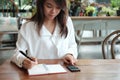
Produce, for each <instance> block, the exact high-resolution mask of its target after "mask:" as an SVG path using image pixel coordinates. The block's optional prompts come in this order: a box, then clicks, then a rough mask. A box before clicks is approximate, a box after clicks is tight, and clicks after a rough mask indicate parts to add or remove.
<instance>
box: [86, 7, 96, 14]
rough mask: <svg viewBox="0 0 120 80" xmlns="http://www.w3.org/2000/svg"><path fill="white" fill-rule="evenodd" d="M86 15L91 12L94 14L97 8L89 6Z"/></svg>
mask: <svg viewBox="0 0 120 80" xmlns="http://www.w3.org/2000/svg"><path fill="white" fill-rule="evenodd" d="M85 10H86V15H88V13H89V12H92V13H95V10H96V9H95V7H93V6H88V7H86V9H85Z"/></svg>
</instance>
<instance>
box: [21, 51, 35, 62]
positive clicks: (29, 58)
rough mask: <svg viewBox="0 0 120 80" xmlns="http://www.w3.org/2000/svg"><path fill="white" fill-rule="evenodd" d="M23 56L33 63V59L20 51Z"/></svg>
mask: <svg viewBox="0 0 120 80" xmlns="http://www.w3.org/2000/svg"><path fill="white" fill-rule="evenodd" d="M19 52H20V53H21V54H23V55H24V56H25V57H26V58H28V59H29V60H31V61H33V60H32V58H30V57H29V56H27V55H26V54H25V53H24V52H23V51H19Z"/></svg>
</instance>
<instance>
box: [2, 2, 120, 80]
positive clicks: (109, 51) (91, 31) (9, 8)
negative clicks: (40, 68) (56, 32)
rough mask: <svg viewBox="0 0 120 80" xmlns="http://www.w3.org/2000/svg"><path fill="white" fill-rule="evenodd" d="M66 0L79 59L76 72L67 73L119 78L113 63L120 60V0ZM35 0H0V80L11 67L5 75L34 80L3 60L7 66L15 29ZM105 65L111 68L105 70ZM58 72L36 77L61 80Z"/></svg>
mask: <svg viewBox="0 0 120 80" xmlns="http://www.w3.org/2000/svg"><path fill="white" fill-rule="evenodd" d="M66 2H67V7H68V15H69V16H70V17H71V19H72V22H73V26H74V30H75V40H76V43H77V52H78V57H77V59H78V60H80V61H79V62H78V64H79V65H78V66H80V68H81V73H80V74H81V75H79V76H77V75H74V74H71V73H70V75H71V80H88V79H89V80H101V79H103V78H105V80H119V79H120V77H119V76H120V75H118V74H117V73H118V72H119V71H120V69H119V68H118V67H120V65H118V64H116V63H120V61H119V59H120V0H66ZM35 4H36V0H0V66H1V67H0V75H1V76H0V80H8V79H9V77H10V76H8V73H9V72H10V71H9V69H11V70H13V72H11V73H12V74H9V75H11V76H13V75H17V77H14V79H13V77H12V78H11V77H10V78H11V80H19V79H18V78H19V77H20V78H21V79H20V80H38V79H37V77H36V78H35V77H28V76H27V77H25V76H26V74H25V76H23V74H24V73H23V72H20V71H18V73H17V74H16V71H14V70H16V68H15V69H13V68H14V67H13V65H12V64H10V63H8V62H7V63H8V64H10V67H9V65H8V64H7V63H6V61H7V60H10V59H11V57H12V56H13V55H14V54H15V52H14V51H15V49H16V41H17V38H18V32H19V30H20V28H21V26H22V24H24V23H25V22H26V21H27V19H29V18H31V17H32V16H33V15H34V14H35V12H36V5H35ZM102 60H105V61H102ZM108 60H109V61H108ZM111 60H113V61H111ZM97 61H98V62H97ZM113 62H114V64H115V65H116V66H113V68H114V69H115V70H112V67H110V65H114V64H113ZM103 64H105V65H103ZM6 65H8V67H9V69H8V72H5V71H4V70H2V69H3V68H5V69H6V67H5V66H6ZM91 65H92V66H94V68H95V66H96V67H97V66H98V70H99V71H94V70H93V69H94V68H92V67H91ZM11 66H12V67H11ZM101 66H102V67H101ZM106 66H107V67H106ZM108 66H109V67H110V68H109V67H108ZM84 68H85V69H84ZM86 68H87V69H86ZM108 68H109V69H111V70H110V71H107V69H108ZM6 70H7V69H6ZM92 70H93V72H92ZM95 70H97V69H95ZM100 70H101V71H100ZM117 71H118V72H117ZM103 72H104V73H103ZM14 73H15V74H14ZM86 73H87V74H86ZM101 73H102V74H101ZM107 73H108V74H107ZM3 74H5V75H3ZM68 74H69V73H68ZM78 74H79V73H78ZM104 74H106V76H107V77H106V76H105V75H104ZM18 75H20V76H18ZM58 75H59V74H58ZM58 75H57V77H56V76H55V77H54V76H52V75H48V78H47V79H46V78H45V77H44V76H43V77H41V76H40V79H43V80H51V79H52V78H51V77H53V78H55V79H56V80H61V79H60V77H59V78H58ZM73 75H74V77H72V76H73ZM117 75H118V76H117ZM6 76H7V78H6ZM59 76H62V77H63V79H62V80H70V79H69V78H67V77H66V76H68V75H67V74H66V76H63V75H59ZM75 76H76V77H75ZM86 76H87V77H86ZM25 78H26V79H25ZM9 80H10V79H9Z"/></svg>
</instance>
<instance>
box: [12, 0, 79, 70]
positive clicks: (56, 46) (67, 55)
mask: <svg viewBox="0 0 120 80" xmlns="http://www.w3.org/2000/svg"><path fill="white" fill-rule="evenodd" d="M36 6H37V12H36V14H35V15H34V16H33V17H32V18H31V19H30V20H29V21H28V22H26V23H25V24H23V25H22V27H21V29H20V31H19V34H18V40H17V43H16V46H17V49H16V54H15V55H14V56H13V57H12V62H14V63H15V64H16V65H18V66H19V67H24V68H26V69H29V68H31V67H33V66H34V65H36V64H37V63H38V62H37V59H63V61H64V62H65V63H67V64H72V65H74V63H75V62H76V58H77V45H76V42H75V36H74V28H73V23H72V20H71V18H70V17H68V13H67V7H66V0H37V1H36ZM26 50H27V53H26V54H27V55H28V56H29V57H31V58H32V61H31V60H29V59H28V58H26V57H25V56H23V55H22V54H21V53H20V52H19V51H23V52H24V53H25V52H26Z"/></svg>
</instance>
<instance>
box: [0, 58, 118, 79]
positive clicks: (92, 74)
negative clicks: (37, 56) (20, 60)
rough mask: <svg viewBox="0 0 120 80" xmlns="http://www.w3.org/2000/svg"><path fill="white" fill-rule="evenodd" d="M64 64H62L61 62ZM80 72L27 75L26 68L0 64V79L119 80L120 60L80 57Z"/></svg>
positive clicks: (44, 61) (53, 61) (47, 61)
mask: <svg viewBox="0 0 120 80" xmlns="http://www.w3.org/2000/svg"><path fill="white" fill-rule="evenodd" d="M39 63H46V64H51V63H60V64H62V62H61V60H39ZM62 65H63V66H64V64H62ZM77 66H78V67H79V68H80V69H81V72H74V73H72V72H70V71H68V70H67V69H66V70H67V71H68V72H67V73H63V74H49V75H42V76H28V74H27V72H26V70H23V69H20V68H18V67H17V66H16V65H14V64H13V63H10V61H9V60H7V61H6V62H5V63H3V64H2V65H1V66H0V80H120V60H115V59H114V60H112V59H109V60H108V59H105V60H103V59H80V60H78V62H77ZM64 67H65V66H64Z"/></svg>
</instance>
